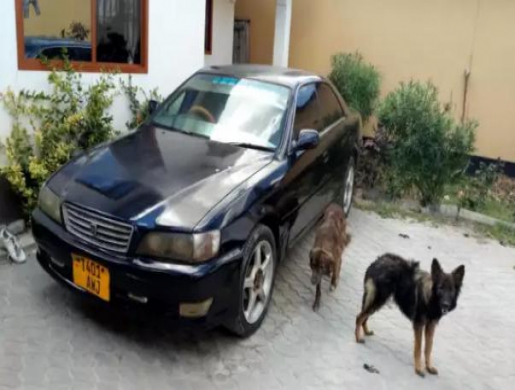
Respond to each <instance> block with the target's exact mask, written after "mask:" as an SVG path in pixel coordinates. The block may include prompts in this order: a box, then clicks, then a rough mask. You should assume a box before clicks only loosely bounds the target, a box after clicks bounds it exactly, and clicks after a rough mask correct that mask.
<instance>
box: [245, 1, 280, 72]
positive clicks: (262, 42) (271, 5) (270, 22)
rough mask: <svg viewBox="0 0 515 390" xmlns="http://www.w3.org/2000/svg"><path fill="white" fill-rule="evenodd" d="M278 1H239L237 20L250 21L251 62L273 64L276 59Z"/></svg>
mask: <svg viewBox="0 0 515 390" xmlns="http://www.w3.org/2000/svg"><path fill="white" fill-rule="evenodd" d="M275 5H276V0H237V1H236V11H235V18H236V19H249V20H250V62H251V63H254V64H271V63H272V61H273V59H274V32H275V9H276V7H275Z"/></svg>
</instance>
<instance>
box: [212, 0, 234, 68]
mask: <svg viewBox="0 0 515 390" xmlns="http://www.w3.org/2000/svg"><path fill="white" fill-rule="evenodd" d="M234 4H235V0H214V1H213V47H212V53H211V55H206V56H205V63H206V65H227V64H232V51H233V39H234Z"/></svg>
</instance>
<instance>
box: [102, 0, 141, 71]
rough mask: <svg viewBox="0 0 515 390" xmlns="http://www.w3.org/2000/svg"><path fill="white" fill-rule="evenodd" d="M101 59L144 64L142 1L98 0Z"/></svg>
mask: <svg viewBox="0 0 515 390" xmlns="http://www.w3.org/2000/svg"><path fill="white" fill-rule="evenodd" d="M97 61H98V62H111V63H117V64H141V0H97Z"/></svg>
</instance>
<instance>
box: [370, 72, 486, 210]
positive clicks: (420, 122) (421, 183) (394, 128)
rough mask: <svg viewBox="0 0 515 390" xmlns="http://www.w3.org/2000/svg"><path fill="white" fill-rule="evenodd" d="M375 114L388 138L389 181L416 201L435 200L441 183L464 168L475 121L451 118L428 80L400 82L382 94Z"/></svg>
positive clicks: (448, 181)
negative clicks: (392, 89)
mask: <svg viewBox="0 0 515 390" xmlns="http://www.w3.org/2000/svg"><path fill="white" fill-rule="evenodd" d="M378 115H379V119H380V122H381V124H382V125H384V127H385V129H386V133H387V137H388V139H389V140H390V142H391V146H390V148H389V150H388V157H387V159H388V166H389V170H390V172H391V174H392V176H391V178H392V183H390V184H391V185H392V186H395V187H397V188H399V189H401V190H402V192H406V191H410V190H412V189H415V190H416V191H417V193H418V195H419V197H420V202H421V204H422V205H429V204H435V203H437V202H438V201H440V199H441V198H442V197H443V194H444V188H445V186H446V184H448V183H452V182H453V181H455V180H457V179H458V178H460V177H461V176H462V175H463V173H464V170H465V168H466V167H467V164H468V161H469V155H470V153H472V151H473V150H474V141H475V129H476V127H477V123H476V122H474V121H466V122H464V123H455V121H454V120H453V118H452V117H451V115H450V113H449V112H448V111H447V110H445V109H444V108H442V107H441V105H440V103H439V100H438V90H437V88H436V87H435V86H434V85H433V84H431V83H430V82H428V83H426V84H422V83H419V82H414V81H411V82H409V83H407V84H405V83H401V85H400V86H399V87H398V88H397V89H396V90H394V91H393V92H391V93H389V94H388V95H387V96H386V98H385V100H384V101H383V102H382V104H381V106H380V108H379V112H378Z"/></svg>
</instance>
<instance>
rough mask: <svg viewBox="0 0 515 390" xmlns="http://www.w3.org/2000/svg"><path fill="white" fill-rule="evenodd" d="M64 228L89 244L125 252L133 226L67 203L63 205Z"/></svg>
mask: <svg viewBox="0 0 515 390" xmlns="http://www.w3.org/2000/svg"><path fill="white" fill-rule="evenodd" d="M63 216H64V223H65V225H66V230H68V232H70V233H71V234H73V235H74V236H76V237H77V238H79V239H81V240H83V241H86V242H87V243H89V244H92V245H94V246H97V247H99V248H102V249H105V250H109V251H112V252H118V253H126V252H127V251H128V249H129V245H130V242H131V236H132V231H133V227H132V225H130V224H128V223H123V222H119V221H116V220H114V219H111V218H109V217H104V216H102V215H100V214H98V213H96V212H94V211H90V210H86V209H83V208H82V207H78V206H75V205H72V204H69V203H66V204H64V205H63Z"/></svg>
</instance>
